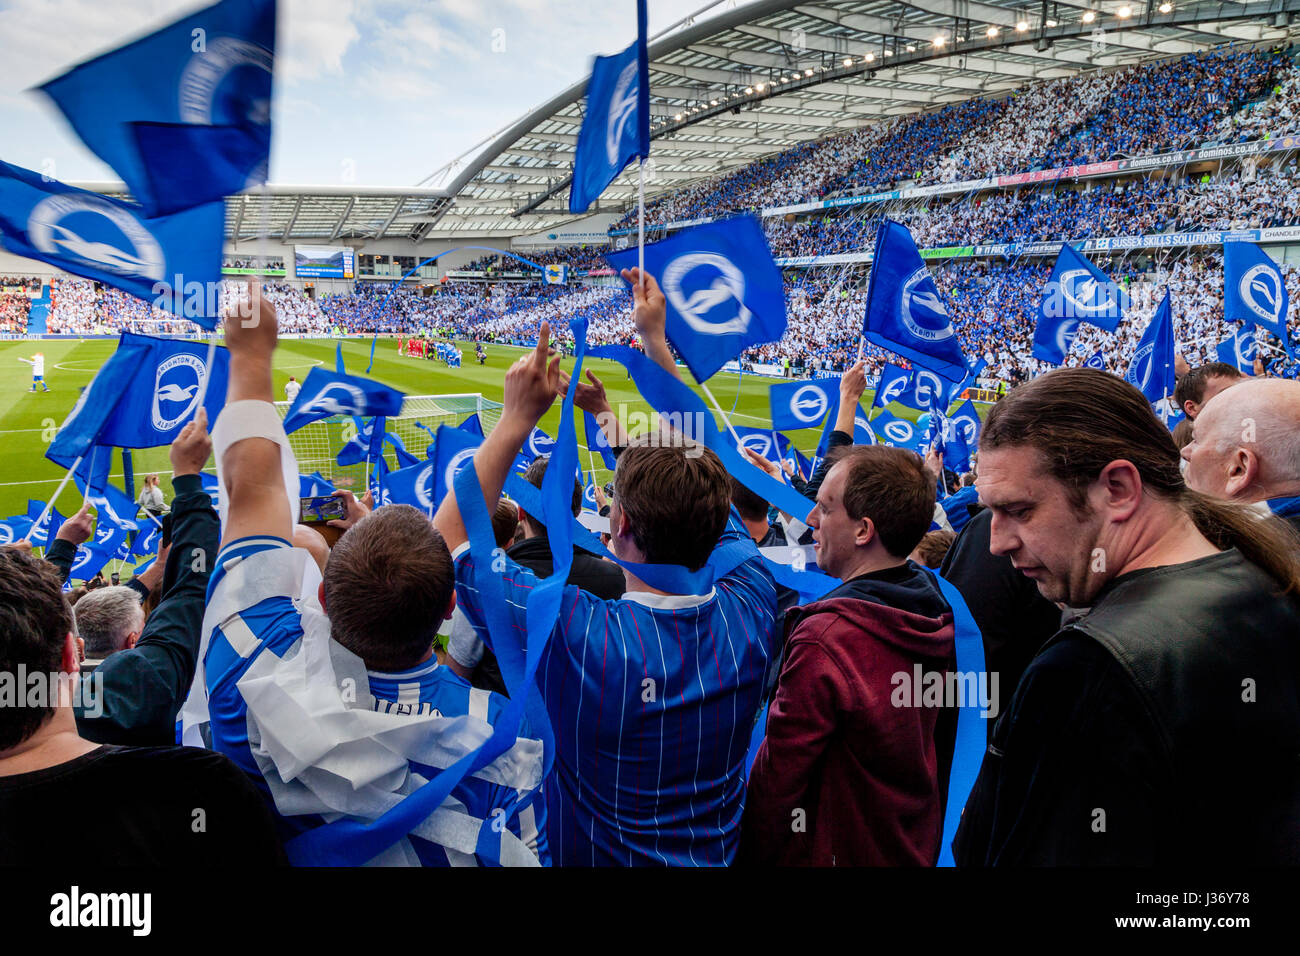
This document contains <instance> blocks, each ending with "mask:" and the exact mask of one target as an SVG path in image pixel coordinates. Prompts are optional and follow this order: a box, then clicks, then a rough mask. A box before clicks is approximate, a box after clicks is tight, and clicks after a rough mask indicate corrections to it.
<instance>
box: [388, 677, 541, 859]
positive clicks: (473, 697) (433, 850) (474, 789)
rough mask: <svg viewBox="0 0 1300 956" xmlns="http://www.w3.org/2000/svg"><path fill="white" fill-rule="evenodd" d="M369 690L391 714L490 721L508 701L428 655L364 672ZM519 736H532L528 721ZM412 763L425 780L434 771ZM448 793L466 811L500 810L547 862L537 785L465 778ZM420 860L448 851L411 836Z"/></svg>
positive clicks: (477, 814) (482, 813) (482, 814)
mask: <svg viewBox="0 0 1300 956" xmlns="http://www.w3.org/2000/svg"><path fill="white" fill-rule="evenodd" d="M366 673H367V674H368V675H369V677H370V693H371V694H373V695H374V697H375V709H376V710H378V711H383V712H384V713H390V714H433V715H434V716H440V717H461V716H464V715H466V714H468V715H469V716H471V717H477V718H479V719H480V720H485V721H487V722H488V723H490V724H492V723H495V722H496V719H497V717H498V716H499V715H500V713H501V711H503V710H504V709H505V707H506V704H507V700H506V698H504V697H502V696H501V695H500V694H494V693H492V692H491V691H488V690H481V689H480V688H477V687H472V686H471V685H470V683H469V681H467V680H465V679H464V678H462V677H461V676H460V675H459V674H456V673H455V672H454V671H452V669H451V668H450V667H446V666H443V665H441V664H439V663H438V660H437V658H434V657H431V658H430V659H429V660H427V661H425V662H424V663H422V664H416V665H415V666H414V667H410V668H407V669H406V670H402V671H396V672H394V673H381V672H379V671H367V672H366ZM520 736H525V737H526V736H531V733H530V732H529V730H528V726H527V721H525V722H524V727H523V729H521V731H520ZM411 766H412V768H413V769H415V771H416V772H417V773H420V774H422V775H423V776H424V777H426V778H427V779H430V780H431V779H433V777H434V776H436V775H437V774H438V772H439V771H438V769H437V768H436V767H425V766H423V765H422V764H419V763H412V764H411ZM451 796H452V797H453V798H454V799H456V800H458V801H460V802H461V803H463V804H464V805H465V812H467V813H468V814H470V816H473V817H478V818H480V819H488V818H489V817H491V816H492V814H493V812H494V811H496V810H503V811H504V812H505V818H506V820H507V821H508V822H507V823H506V826H507V827H508V828H509V829H510V831H511V832H512V833H513V834H514V835H515V836H517V837H519V839H520V840H522V841H523V842H524V844H525V845H527V847H528V848H529V849H530V850H532V851H533V852H534V853H535V854H537V858H538V859H539V860H540V861H541V863H542V865H543V866H549V865H550V862H551V860H550V854H549V853H548V852H547V849H546V801H545V800H544V799H543V797H542V795H541V788H538V789H537V790H529V791H520V790H515V789H513V788H511V787H506V786H502V785H500V784H495V783H492V782H491V781H488V780H480V779H478V778H476V777H466V778H465V779H464V780H462V781H461V782H460V783H459V784H457V785H456V787H455V789H453V790H452V792H451ZM411 845H412V846H413V847H414V848H415V852H416V854H417V855H418V856H419V857H420V862H421V863H423V864H424V865H425V866H447V865H448V862H447V854H446V852H445V851H444V850H443V848H442V847H440V846H438V845H437V844H434V843H430V842H428V841H427V840H421V839H419V838H418V837H412V838H411Z"/></svg>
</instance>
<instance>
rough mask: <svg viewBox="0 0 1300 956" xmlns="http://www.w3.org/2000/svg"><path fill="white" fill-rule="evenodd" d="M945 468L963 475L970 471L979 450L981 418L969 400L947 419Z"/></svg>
mask: <svg viewBox="0 0 1300 956" xmlns="http://www.w3.org/2000/svg"><path fill="white" fill-rule="evenodd" d="M945 423H946V428H945V432H944V466H945V467H947V468H951V469H952V470H953V471H955V472H957V473H958V474H961V473H962V472H966V471H970V457H971V455H972V454H973V453H974V452H975V451H976V450H977V449H978V448H979V438H980V425H981V423H980V416H979V412H978V411H976V409H975V405H974V403H973V402H971V401H970V400H969V399H967V400H966V401H964V402H962V404H961V405H960V407H958V409H957V410H956V411H955V412H953V413H952V414H951V415H948V416H946V417H945Z"/></svg>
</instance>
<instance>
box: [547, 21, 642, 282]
mask: <svg viewBox="0 0 1300 956" xmlns="http://www.w3.org/2000/svg"><path fill="white" fill-rule="evenodd" d="M645 2H646V0H637V39H636V42H634V43H633V44H632V45H631V46H629V47H628V48H627V49H626V50H624V51H623V52H622V53H616V54H614V55H613V56H598V57H596V62H595V63H593V64H592V67H591V79H590V80H588V81H587V105H586V109H585V111H584V112H583V119H582V129H581V130H579V132H578V144H577V147H576V149H575V150H574V154H573V182H572V184H571V185H570V187H569V212H572V213H579V212H585V211H586V210H587V207H588V206H590V205H591V204H592V203H593V202H595V201H596V200H597V199H599V198H600V194H601V193H603V192H604V191H605V187H606V186H608V185H609V184H610V183H612V182H613V181H614V180H615V179H616V178H617V177H618V174H619V173H621V172H622V171H623V170H624V169H625V168H626V167H627V164H628V163H630V162H631V161H632V160H633V159H635V158H637V157H640V158H642V159H644V158H645V157H647V156H649V155H650V70H649V58H648V56H647V54H646V11H645ZM656 274H657V273H656Z"/></svg>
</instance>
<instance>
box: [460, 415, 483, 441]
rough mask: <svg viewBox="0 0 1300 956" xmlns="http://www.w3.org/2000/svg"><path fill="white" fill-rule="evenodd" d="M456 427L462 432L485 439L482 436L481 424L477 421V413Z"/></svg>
mask: <svg viewBox="0 0 1300 956" xmlns="http://www.w3.org/2000/svg"><path fill="white" fill-rule="evenodd" d="M456 427H457V428H459V429H461V430H462V431H467V432H469V433H470V434H471V435H477V436H478V437H479V438H483V437H485V436H484V434H483V423H482V422H481V421H480V420H479V417H478V412H475V413H474V414H473V415H471V416H470V417H469V418H467V419H465V420H464V421H463V422H461V423H460V424H459V425H457V426H456Z"/></svg>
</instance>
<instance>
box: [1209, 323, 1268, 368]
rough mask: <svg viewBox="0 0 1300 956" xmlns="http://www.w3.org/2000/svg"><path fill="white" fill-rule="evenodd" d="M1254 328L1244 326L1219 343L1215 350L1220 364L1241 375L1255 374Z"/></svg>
mask: <svg viewBox="0 0 1300 956" xmlns="http://www.w3.org/2000/svg"><path fill="white" fill-rule="evenodd" d="M1258 348H1259V346H1258V344H1257V343H1256V342H1255V327H1254V326H1252V325H1250V324H1246V325H1242V326H1240V327H1239V328H1238V329H1237V330H1236V331H1235V332H1233V333H1232V334H1231V335H1229V336H1228V337H1227V338H1226V339H1224V340H1223V341H1222V342H1220V343H1219V344H1218V346H1217V348H1216V351H1217V352H1218V358H1219V361H1220V362H1223V363H1224V364H1225V365H1231V366H1232V367H1233V368H1235V369H1236V370H1237V371H1238V372H1241V373H1242V374H1243V375H1254V374H1255V353H1256V351H1257V350H1258Z"/></svg>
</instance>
